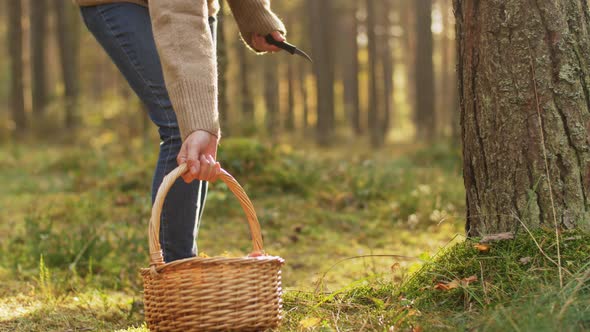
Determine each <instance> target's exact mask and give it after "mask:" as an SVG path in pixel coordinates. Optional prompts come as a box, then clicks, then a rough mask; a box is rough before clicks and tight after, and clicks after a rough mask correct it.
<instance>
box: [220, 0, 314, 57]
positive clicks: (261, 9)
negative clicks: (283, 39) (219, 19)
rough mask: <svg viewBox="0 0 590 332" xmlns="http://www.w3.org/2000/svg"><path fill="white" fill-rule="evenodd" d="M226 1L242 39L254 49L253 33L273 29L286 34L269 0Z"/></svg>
mask: <svg viewBox="0 0 590 332" xmlns="http://www.w3.org/2000/svg"><path fill="white" fill-rule="evenodd" d="M316 1H320V0H316ZM228 3H229V6H230V8H231V10H232V13H233V14H234V17H235V19H236V22H237V23H238V27H239V28H240V33H241V35H242V39H243V40H244V42H245V43H246V44H248V45H249V46H250V48H252V49H253V50H254V51H256V52H259V51H258V50H256V49H254V46H253V45H252V37H253V36H254V34H256V33H258V34H260V35H263V36H265V35H268V34H269V33H271V32H273V31H280V32H281V33H282V34H283V35H285V34H287V29H285V25H284V24H283V22H282V21H281V20H280V19H279V18H278V17H277V15H275V14H274V13H273V12H272V11H271V9H270V0H228Z"/></svg>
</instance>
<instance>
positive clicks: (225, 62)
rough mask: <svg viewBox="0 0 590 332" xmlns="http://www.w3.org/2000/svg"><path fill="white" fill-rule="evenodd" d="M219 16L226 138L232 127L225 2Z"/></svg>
mask: <svg viewBox="0 0 590 332" xmlns="http://www.w3.org/2000/svg"><path fill="white" fill-rule="evenodd" d="M219 4H220V9H219V14H217V44H216V45H217V62H218V64H219V76H218V81H219V96H218V100H219V111H220V112H219V114H220V120H221V124H222V128H221V129H222V132H223V135H224V136H228V135H229V134H230V133H231V126H230V119H231V115H230V114H229V113H230V106H229V101H228V98H229V97H228V91H227V89H228V84H227V71H228V65H229V59H228V51H227V43H226V41H225V34H226V28H225V26H226V24H225V1H221V2H220V3H219Z"/></svg>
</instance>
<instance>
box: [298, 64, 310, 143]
mask: <svg viewBox="0 0 590 332" xmlns="http://www.w3.org/2000/svg"><path fill="white" fill-rule="evenodd" d="M301 63H302V65H301V66H300V68H299V89H300V91H301V107H302V109H303V116H302V119H301V122H302V126H301V127H302V128H303V131H304V133H305V132H306V131H307V128H308V125H309V104H308V101H309V97H308V93H307V69H306V64H305V63H303V62H301Z"/></svg>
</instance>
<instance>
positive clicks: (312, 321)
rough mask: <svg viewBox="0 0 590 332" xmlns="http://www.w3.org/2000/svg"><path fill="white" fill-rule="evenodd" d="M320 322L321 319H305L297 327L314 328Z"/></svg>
mask: <svg viewBox="0 0 590 332" xmlns="http://www.w3.org/2000/svg"><path fill="white" fill-rule="evenodd" d="M321 321H322V319H321V318H317V317H307V318H304V319H302V320H301V321H299V326H300V327H302V328H304V329H308V328H310V327H314V326H316V325H318V324H319V323H320V322H321Z"/></svg>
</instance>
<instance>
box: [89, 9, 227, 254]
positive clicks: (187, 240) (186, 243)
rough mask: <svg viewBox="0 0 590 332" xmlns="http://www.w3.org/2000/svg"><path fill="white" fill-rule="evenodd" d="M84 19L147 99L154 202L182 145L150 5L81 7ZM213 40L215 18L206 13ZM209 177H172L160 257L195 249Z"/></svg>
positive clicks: (163, 215)
mask: <svg viewBox="0 0 590 332" xmlns="http://www.w3.org/2000/svg"><path fill="white" fill-rule="evenodd" d="M81 12H82V17H83V19H84V23H85V24H86V26H87V27H88V30H90V32H91V33H92V34H93V35H94V37H95V38H96V40H97V41H98V42H99V43H100V44H101V45H102V47H103V48H104V49H105V51H106V52H107V53H108V55H109V56H110V58H111V59H112V61H113V62H114V63H115V65H116V66H117V67H118V68H119V70H120V71H121V73H122V74H123V76H125V78H126V79H127V82H129V85H130V86H131V88H132V89H133V90H134V91H135V93H136V94H137V95H138V96H139V98H140V99H141V100H142V101H143V103H144V104H145V105H146V107H147V110H148V112H149V117H150V119H151V120H152V122H153V123H154V124H155V125H156V126H157V127H158V132H159V134H160V140H161V142H160V153H159V156H158V163H157V165H156V169H155V172H154V177H153V182H152V203H153V201H154V199H155V196H156V192H157V190H158V187H159V186H160V183H162V179H163V178H164V176H165V175H166V174H168V173H169V172H170V171H172V170H173V169H174V168H175V167H176V166H177V163H176V156H177V155H178V152H179V151H180V147H181V145H182V141H181V137H180V130H179V128H178V122H177V120H176V115H175V113H174V110H173V108H172V104H171V102H170V98H169V97H168V91H167V90H166V86H165V84H164V76H163V74H162V66H161V64H160V58H159V57H158V52H157V50H156V45H155V41H154V36H153V34H152V26H151V22H150V16H149V11H148V9H147V8H145V7H142V6H139V5H136V4H132V3H125V2H121V3H113V4H105V5H98V6H91V7H82V8H81ZM209 23H210V28H211V33H212V34H213V39H214V40H215V30H216V21H215V18H213V17H210V18H209ZM206 196H207V182H205V181H194V182H193V183H191V184H186V183H185V182H184V181H183V180H182V179H179V180H178V181H176V183H175V184H174V186H172V189H171V190H170V192H169V193H168V196H167V197H166V201H165V203H164V207H163V210H162V217H161V221H160V244H161V246H162V250H163V253H164V260H165V261H166V262H171V261H174V260H177V259H183V258H188V257H193V256H195V255H196V252H197V246H196V241H195V239H196V237H197V234H198V230H199V223H200V219H201V215H202V213H203V208H204V205H205V198H206Z"/></svg>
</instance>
